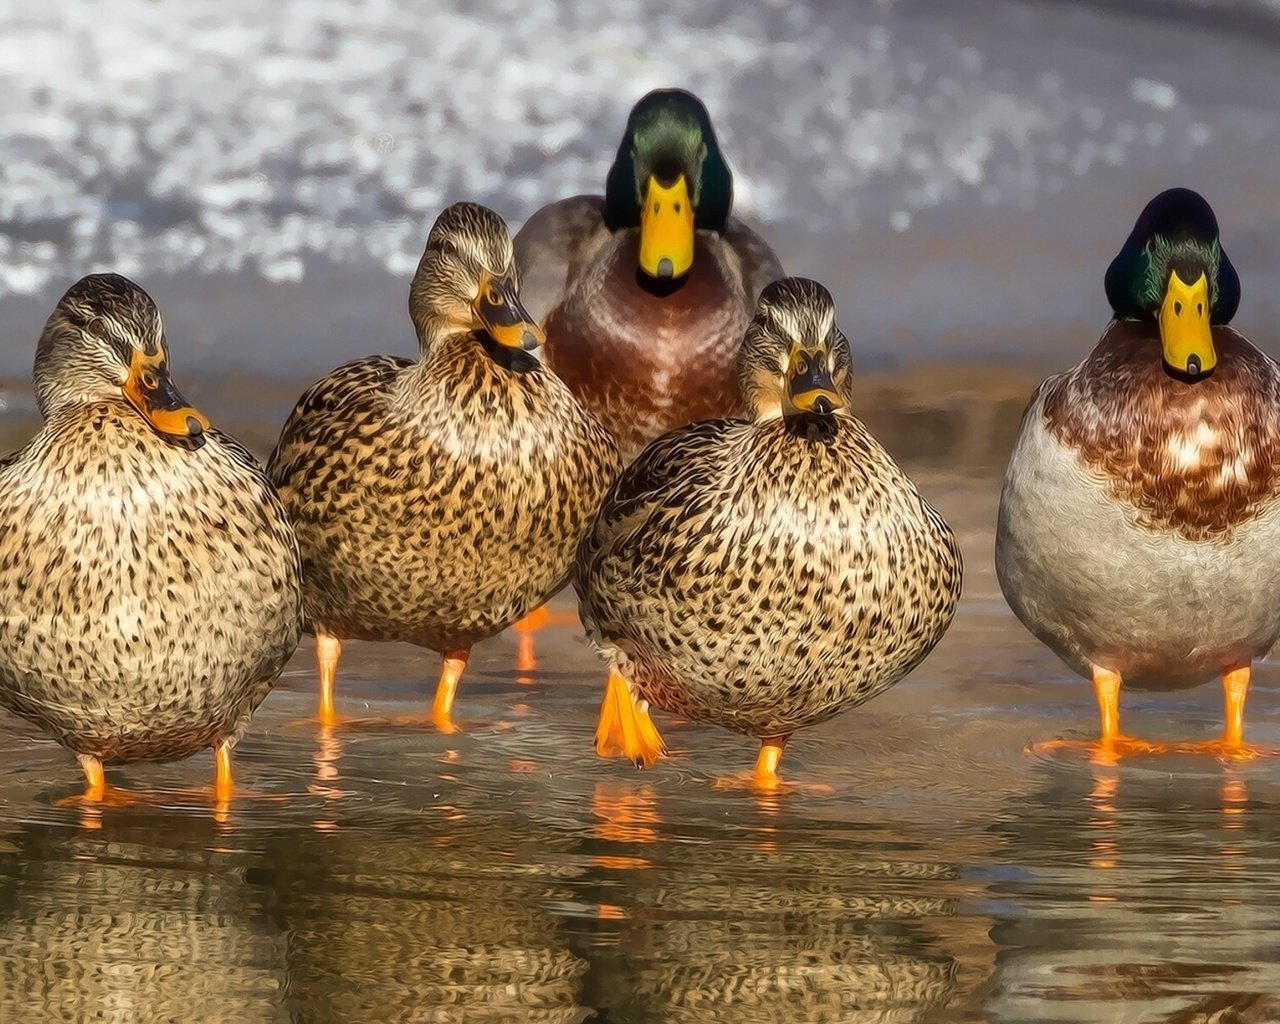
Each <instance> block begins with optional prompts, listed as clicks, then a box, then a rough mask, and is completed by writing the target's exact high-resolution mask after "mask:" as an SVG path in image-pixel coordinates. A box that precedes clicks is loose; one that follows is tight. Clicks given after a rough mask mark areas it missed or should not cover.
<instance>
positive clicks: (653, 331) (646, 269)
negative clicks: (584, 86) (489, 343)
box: [515, 89, 782, 455]
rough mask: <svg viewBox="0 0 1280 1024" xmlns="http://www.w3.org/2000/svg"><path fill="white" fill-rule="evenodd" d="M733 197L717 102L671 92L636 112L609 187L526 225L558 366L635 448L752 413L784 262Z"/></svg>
mask: <svg viewBox="0 0 1280 1024" xmlns="http://www.w3.org/2000/svg"><path fill="white" fill-rule="evenodd" d="M732 205H733V177H732V175H731V174H730V172H729V165H728V164H727V163H726V162H725V159H724V155H723V154H722V153H721V151H720V143H719V142H718V141H717V140H716V134H715V130H714V129H713V128H712V127H711V118H710V116H709V115H708V114H707V108H706V107H704V106H703V105H702V102H701V101H700V100H699V99H698V98H697V97H696V96H693V95H692V94H691V93H687V92H684V91H683V90H681V89H660V90H658V91H656V92H651V93H649V94H648V95H647V96H645V97H644V98H643V99H641V100H640V102H639V103H637V104H636V105H635V107H634V109H632V111H631V116H630V117H629V118H628V119H627V129H626V132H625V134H624V135H623V138H622V144H621V146H619V148H618V155H617V157H616V159H615V160H614V162H613V166H612V167H611V168H610V170H609V176H608V178H607V179H606V181H605V194H604V196H603V197H600V196H575V197H573V198H572V199H564V200H561V201H560V202H557V203H552V204H551V205H550V206H545V207H543V208H542V209H541V210H539V211H538V212H537V213H535V214H534V215H533V216H532V217H531V218H529V221H528V223H527V224H525V226H524V227H523V228H522V229H521V230H520V232H519V234H517V235H516V240H515V246H516V263H517V265H518V266H519V267H520V273H521V279H522V280H523V281H524V289H523V292H522V294H523V295H524V296H525V299H526V301H527V302H528V303H529V308H530V309H531V310H532V311H533V313H534V315H535V316H536V317H538V319H539V322H544V326H545V327H546V331H547V338H548V343H547V352H548V358H549V360H550V363H551V366H552V367H553V368H554V369H555V371H556V373H558V374H559V375H560V376H561V377H562V378H563V379H564V381H565V383H566V384H568V385H569V387H570V388H571V389H572V391H573V393H574V394H575V395H577V396H578V398H579V400H580V401H581V402H582V403H583V404H584V405H585V406H586V407H587V408H588V409H590V410H591V411H592V412H594V413H596V414H597V415H598V416H599V417H600V418H601V420H603V421H604V424H605V426H607V427H608V428H609V430H610V431H612V433H613V434H614V436H615V437H616V438H617V439H618V444H619V446H620V447H621V448H622V450H623V452H624V453H625V454H627V455H634V454H635V453H636V452H637V451H638V450H639V449H640V448H641V447H642V446H643V445H644V443H645V442H647V441H649V440H651V439H652V438H654V437H656V436H657V435H659V434H661V433H662V432H663V431H666V430H670V429H672V428H674V427H679V426H683V425H684V424H686V423H689V422H692V421H693V420H699V419H707V418H710V417H713V416H727V415H731V414H733V413H736V412H738V411H739V409H740V404H739V397H738V390H737V383H736V380H735V377H734V360H735V358H736V356H737V352H738V344H739V342H740V341H741V340H742V332H743V331H744V330H746V326H747V322H748V321H749V320H750V319H751V312H752V310H753V309H754V308H755V301H756V296H758V295H759V294H760V290H761V289H762V288H763V287H764V286H765V285H766V284H768V283H769V282H770V281H773V280H776V279H777V278H779V277H781V276H782V267H781V266H780V265H779V263H778V259H777V257H776V256H774V254H773V252H772V251H771V250H770V249H769V247H768V246H767V245H766V244H765V243H764V242H763V241H762V240H761V239H760V237H759V236H758V235H757V234H755V232H753V231H752V230H751V229H750V228H748V227H746V226H745V225H744V224H742V223H741V222H740V221H738V220H737V219H736V218H735V217H733V216H731V215H730V210H731V209H732Z"/></svg>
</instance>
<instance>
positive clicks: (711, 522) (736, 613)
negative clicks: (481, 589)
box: [575, 279, 962, 737]
mask: <svg viewBox="0 0 1280 1024" xmlns="http://www.w3.org/2000/svg"><path fill="white" fill-rule="evenodd" d="M771 301H773V302H775V303H777V306H775V308H774V309H769V308H768V306H769V304H770V302H771ZM830 301H831V300H830V296H829V295H828V294H827V293H826V291H825V289H821V288H820V286H817V285H813V284H812V283H811V282H803V281H795V280H791V279H789V280H787V281H782V282H778V283H777V284H774V285H771V286H770V288H769V289H767V290H766V292H765V294H764V295H762V297H761V304H760V311H759V312H758V313H757V315H756V317H755V319H754V321H753V323H752V328H751V331H749V332H748V334H747V339H746V341H745V342H744V344H743V351H742V355H741V357H740V358H741V364H740V377H741V379H742V380H743V381H744V383H746V382H748V381H753V380H757V379H758V377H759V374H760V371H761V368H763V367H769V366H772V367H774V368H775V369H774V371H773V389H774V391H775V392H777V391H780V390H781V387H782V370H781V367H782V366H784V365H785V364H786V352H787V350H788V347H789V344H788V343H789V342H790V341H794V342H796V343H805V344H808V343H822V344H823V345H824V346H825V347H826V348H827V349H828V350H834V351H833V355H832V362H833V364H834V365H835V367H836V372H835V383H836V386H837V387H838V388H839V389H840V390H841V391H842V392H844V393H845V396H846V398H847V397H848V396H847V389H848V385H849V374H848V355H847V351H846V352H844V353H843V354H842V353H840V348H841V347H842V346H846V344H847V343H846V342H845V341H844V336H843V335H841V334H839V332H838V330H836V329H835V327H834V324H833V320H832V317H831V316H830V315H829V313H828V312H827V310H826V309H825V308H818V307H826V306H829V305H830ZM779 307H780V308H779ZM783 325H786V326H785V327H784V326H783ZM817 328H821V329H822V330H823V335H822V336H820V337H818V338H816V339H815V338H813V337H811V334H812V333H813V331H814V330H815V329H817ZM793 332H794V333H793ZM751 404H752V408H753V412H754V416H753V418H752V419H718V420H710V421H706V422H702V423H697V424H694V425H692V426H689V427H685V428H683V429H680V430H677V431H673V432H671V433H669V434H666V435H664V436H662V437H660V438H658V439H657V440H655V441H653V442H652V443H651V444H649V445H648V446H647V447H646V448H645V450H644V452H643V453H641V455H640V456H639V457H638V458H637V459H636V460H635V461H634V462H632V463H631V465H630V466H629V467H628V468H627V469H626V470H624V471H623V473H622V475H621V476H620V477H619V479H618V481H617V483H616V484H615V485H614V486H613V488H612V489H611V490H610V492H609V494H608V496H607V497H606V499H605V501H604V505H603V507H602V509H601V512H600V514H599V515H598V516H597V518H596V521H595V524H594V526H593V527H592V530H591V532H590V533H589V534H588V535H587V536H586V538H584V540H583V542H582V545H581V546H580V548H579V550H578V557H577V564H576V577H575V584H576V586H577V589H578V594H579V602H580V603H579V608H580V614H581V616H582V620H583V622H584V624H585V626H586V628H587V633H588V636H589V637H590V638H591V639H592V641H593V642H594V643H595V644H596V645H597V647H598V648H599V649H600V650H601V651H602V653H603V654H604V656H605V657H606V658H607V659H608V660H610V661H611V663H613V664H614V665H615V666H616V667H617V668H618V669H619V670H620V671H621V673H622V675H623V676H624V677H625V678H626V679H628V680H629V681H630V682H631V683H632V684H633V685H634V686H635V687H636V688H637V690H638V691H639V694H640V696H642V697H643V698H644V699H646V700H649V701H651V702H652V703H653V704H655V705H656V706H658V707H660V708H663V709H666V710H668V711H672V712H674V713H677V714H681V715H684V716H686V717H690V718H694V719H697V720H700V721H710V722H715V723H718V724H720V725H722V726H725V727H727V728H730V729H735V730H737V731H740V732H744V733H750V734H753V735H756V736H761V737H768V736H779V735H786V734H788V733H790V732H791V731H792V730H794V729H797V728H800V727H802V726H806V725H812V724H814V723H816V722H820V721H822V720H824V719H826V718H829V717H831V716H832V715H834V714H836V713H837V712H839V711H841V710H843V709H845V708H849V707H853V706H855V705H857V704H861V703H862V702H863V701H866V700H869V699H870V698H872V697H874V696H875V695H876V694H878V693H881V692H883V691H884V690H885V689H887V688H888V687H890V686H892V685H893V684H894V683H896V682H897V681H898V680H899V679H901V678H902V677H903V676H904V675H906V673H908V672H909V671H910V670H911V669H912V668H913V667H914V666H915V665H917V664H918V663H919V662H920V661H921V660H922V659H923V658H924V657H925V656H926V655H927V654H928V653H929V651H930V650H932V648H933V647H934V645H935V644H936V643H937V642H938V640H939V639H941V637H942V635H943V633H944V632H945V631H946V629H947V627H948V626H949V625H950V622H951V619H952V616H953V615H954V613H955V608H956V604H957V601H958V599H959V595H960V587H961V576H962V566H961V558H960V550H959V547H958V545H957V544H956V540H955V537H954V535H953V534H952V532H951V530H950V528H949V527H948V526H947V524H946V523H945V522H944V521H943V519H942V518H941V516H939V515H938V514H937V512H935V511H934V510H933V509H932V508H931V507H930V506H929V505H928V503H927V502H925V501H924V499H923V498H921V497H920V495H919V493H918V492H917V491H916V488H915V486H914V485H913V484H912V483H911V481H910V480H909V479H908V478H907V477H906V475H905V474H904V473H903V472H902V471H901V469H899V468H898V466H897V464H896V463H895V462H894V461H893V459H892V458H891V457H890V455H889V454H888V452H886V451H885V449H884V448H883V447H882V446H881V445H880V444H879V443H878V442H877V441H876V440H875V438H873V437H872V436H871V434H870V433H869V432H868V431H867V430H866V428H865V427H864V426H863V425H862V424H861V422H859V421H858V420H857V419H856V418H854V417H853V416H849V415H845V414H838V415H834V416H807V415H806V416H794V417H788V418H784V417H782V416H781V415H779V414H778V412H777V410H778V408H779V401H778V398H777V395H776V394H775V395H774V396H773V397H772V399H769V397H768V396H765V395H762V394H760V393H759V392H758V391H757V393H756V395H755V398H754V400H753V401H752V403H751Z"/></svg>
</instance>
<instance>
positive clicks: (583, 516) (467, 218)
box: [269, 203, 620, 729]
mask: <svg viewBox="0 0 1280 1024" xmlns="http://www.w3.org/2000/svg"><path fill="white" fill-rule="evenodd" d="M516 287H517V277H516V270H515V265H514V263H513V261H512V253H511V237H510V236H509V235H508V234H507V227H506V224H504V223H503V221H502V219H501V218H500V217H499V216H498V215H497V214H495V213H493V212H492V211H491V210H487V209H485V208H484V207H483V206H477V205H475V204H474V203H458V204H456V205H454V206H451V207H449V208H448V209H447V210H445V211H444V212H443V213H442V214H441V215H440V217H439V219H438V220H437V221H436V222H435V225H434V226H433V227H432V229H431V234H430V236H429V237H428V238H427V247H426V251H425V252H424V253H423V255H422V260H421V262H420V263H419V264H418V270H417V273H416V274H415V275H414V278H413V285H412V287H411V288H410V291H409V315H410V317H411V318H412V320H413V324H414V327H415V328H416V329H417V333H418V342H419V347H420V350H421V354H420V357H419V358H418V359H417V360H416V361H412V360H408V359H399V358H397V357H395V356H370V357H368V358H366V359H357V360H356V361H355V362H351V363H347V364H346V365H345V366H340V367H338V369H336V370H334V371H333V372H332V373H331V374H329V375H328V376H327V377H325V378H323V379H322V380H320V381H319V382H318V383H316V384H313V385H312V386H311V387H310V388H309V389H308V390H307V392H306V393H305V394H304V395H303V396H302V398H301V399H300V400H299V402H298V404H297V406H296V407H295V408H294V410H293V413H292V415H290V417H289V420H288V422H287V423H286V424H285V426H284V432H283V433H282V434H281V436H280V443H279V444H278V445H277V446H276V450H275V452H274V453H273V454H272V456H271V461H270V464H269V472H270V474H271V478H272V479H273V480H274V481H275V483H276V485H277V486H278V487H279V488H280V493H281V496H282V497H283V498H284V501H285V504H286V506H287V507H288V509H289V512H290V515H291V516H292V518H293V521H294V524H295V526H296V529H297V532H298V540H299V543H300V544H301V546H302V554H303V564H304V574H303V575H304V603H305V607H306V619H307V623H308V627H309V628H310V629H311V630H313V631H314V632H315V634H316V639H317V656H318V659H319V663H320V685H321V706H320V717H321V720H322V721H330V722H332V721H333V720H334V712H333V681H334V675H335V673H336V671H337V663H338V656H339V654H340V653H341V650H342V647H341V642H342V640H344V639H348V638H355V639H361V640H403V641H407V642H409V643H413V644H418V645H419V646H422V647H429V648H431V649H432V650H436V651H440V652H441V653H442V654H443V656H444V663H443V666H442V669H441V673H440V682H439V685H438V687H437V689H436V698H435V705H434V708H433V713H432V718H433V720H434V721H435V723H436V724H437V725H438V726H439V727H441V728H443V729H450V728H452V718H451V709H452V706H453V696H454V692H455V690H456V688H457V683H458V678H459V676H460V675H461V674H462V670H463V668H464V667H465V666H466V663H467V657H468V655H469V653H470V650H471V646H472V645H473V644H474V643H476V642H477V641H479V640H483V639H485V638H486V637H490V636H493V635H494V634H496V633H499V632H501V631H502V630H504V629H506V628H507V627H508V626H510V625H511V624H512V623H513V622H515V621H516V620H517V619H519V618H521V617H522V616H524V615H526V614H527V613H528V612H530V611H532V610H533V609H535V608H537V607H538V606H539V605H541V604H542V602H543V601H545V600H546V599H547V598H549V597H550V596H551V595H552V594H554V593H555V592H556V591H557V590H559V589H560V588H561V587H562V586H564V584H565V583H566V582H568V577H569V571H570V568H571V565H572V562H573V551H574V547H575V546H576V545H577V543H578V540H579V539H580V538H581V536H582V534H583V532H584V531H585V530H586V528H587V525H588V524H589V523H590V521H591V516H592V515H593V514H594V513H595V510H596V508H597V507H598V506H599V504H600V499H601V497H602V496H603V495H604V492H605V488H607V487H608V485H609V483H610V482H611V481H612V480H613V478H614V476H615V475H616V474H617V471H618V468H619V465H620V463H619V459H618V452H617V447H616V445H615V444H614V442H613V439H612V438H611V437H610V436H609V434H608V432H607V431H606V430H605V429H604V427H602V426H601V425H600V423H599V422H598V421H597V420H596V419H595V417H594V416H592V415H591V414H590V413H588V412H586V411H585V410H584V409H583V408H582V407H581V406H580V405H579V404H578V403H577V401H576V400H575V399H574V397H573V395H572V394H571V393H570V392H569V389H568V388H566V387H565V386H564V384H563V382H561V380H560V379H559V378H558V377H557V376H556V375H555V374H554V373H552V372H551V371H550V370H548V369H547V368H546V367H545V366H544V365H543V364H542V362H541V360H540V359H539V358H538V354H537V350H538V348H539V346H540V345H541V344H542V340H543V336H542V331H541V330H540V329H539V328H538V327H537V326H536V325H535V324H534V323H533V322H532V321H531V319H530V317H529V314H528V313H526V312H525V310H524V307H523V306H522V305H521V304H520V299H519V297H518V295H517V291H516Z"/></svg>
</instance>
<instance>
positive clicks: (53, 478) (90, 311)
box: [0, 275, 301, 763]
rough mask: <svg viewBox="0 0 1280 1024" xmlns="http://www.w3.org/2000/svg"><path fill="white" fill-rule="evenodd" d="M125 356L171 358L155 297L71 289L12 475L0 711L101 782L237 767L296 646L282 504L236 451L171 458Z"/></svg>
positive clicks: (49, 334)
mask: <svg viewBox="0 0 1280 1024" xmlns="http://www.w3.org/2000/svg"><path fill="white" fill-rule="evenodd" d="M97 331H101V332H102V334H101V335H100V336H95V334H94V332H97ZM131 348H137V349H139V350H141V351H145V352H148V353H152V354H158V355H159V356H163V355H164V352H165V346H164V341H163V327H162V325H161V323H160V317H159V313H158V312H157V311H156V309H155V306H154V304H153V303H152V302H151V299H150V297H149V296H147V295H146V293H145V292H143V291H142V289H140V288H138V287H137V286H136V285H134V284H133V283H132V282H129V281H127V280H126V279H124V278H120V277H117V276H115V275H96V276H94V277H90V278H86V279H85V280H84V281H82V282H80V283H79V284H77V285H76V286H75V287H74V288H72V290H71V291H70V292H68V293H67V295H66V296H64V298H63V299H62V301H61V302H60V303H59V305H58V308H57V309H56V310H55V311H54V314H53V315H52V316H51V317H50V319H49V323H48V325H46V328H45V333H44V336H43V337H42V340H41V346H40V354H39V356H38V358H37V363H36V392H37V395H38V397H39V398H40V403H41V407H42V411H43V412H44V413H45V416H46V420H45V424H44V426H43V428H42V429H41V430H40V432H39V433H38V434H37V435H36V436H35V437H34V438H33V439H32V440H31V442H30V443H29V444H28V445H27V446H26V447H24V448H23V449H21V450H20V451H18V452H17V453H15V454H13V455H12V456H10V457H9V458H7V459H6V460H5V462H4V464H3V467H0V592H3V593H4V594H5V614H4V616H3V617H0V704H3V705H4V706H5V707H6V708H8V709H9V710H10V711H13V712H14V713H16V714H19V715H21V716H23V717H24V718H28V719H30V720H32V721H34V722H36V723H38V724H39V725H41V726H42V727H44V728H45V729H46V730H47V731H49V732H50V733H51V734H52V735H53V736H54V737H55V738H57V739H58V740H59V741H60V742H62V743H63V744H64V745H66V746H67V747H69V748H71V749H72V750H73V751H75V752H76V753H78V754H81V755H86V756H88V757H92V758H97V759H98V760H99V761H102V762H107V763H112V762H125V761H134V760H168V759H176V758H182V757H187V756H189V755H191V754H193V753H195V752H196V751H198V750H201V749H204V748H208V747H212V746H217V745H219V744H223V743H226V744H227V745H228V748H229V746H230V745H233V744H234V742H235V741H236V740H237V739H238V738H239V737H240V736H241V734H242V733H243V732H244V730H245V728H246V727H247V725H248V722H249V716H250V715H251V713H252V712H253V710H254V709H255V708H256V707H257V706H258V704H259V703H261V701H262V700H263V698H264V697H265V696H266V695H267V692H268V691H269V690H270V688H271V686H272V684H273V683H274V681H275V680H276V678H277V676H278V675H279V673H280V671H281V669H282V668H283V667H284V664H285V662H286V661H287V660H288V659H289V657H290V655H291V654H292V653H293V651H294V649H295V648H296V647H297V644H298V638H299V635H300V618H299V615H300V610H301V590H300V563H299V557H298V550H297V545H296V543H295V541H294V537H293V531H292V530H291V528H290V527H289V524H288V521H287V518H286V515H285V511H284V508H283V506H282V505H281V503H280V501H279V499H278V497H277V496H276V493H275V491H274V489H273V488H272V487H271V485H270V483H269V482H268V480H267V478H266V476H265V474H264V473H263V471H262V470H261V468H260V467H259V466H258V465H257V464H256V462H255V461H254V459H253V457H252V456H251V455H250V454H249V453H248V452H247V451H246V450H245V449H244V448H242V447H241V446H240V445H239V444H237V443H236V442H235V441H233V440H232V439H231V438H229V437H227V436H226V435H225V434H222V433H221V432H219V431H217V430H213V429H208V430H204V431H203V432H202V433H201V434H200V435H199V436H198V437H196V438H188V439H186V442H185V443H177V442H176V441H175V439H171V438H166V437H162V436H161V435H160V434H159V433H158V432H157V430H156V429H155V428H154V427H153V426H152V424H151V423H149V422H148V421H147V420H146V419H145V418H144V417H143V415H141V414H140V413H139V412H138V411H137V410H136V409H135V408H134V407H133V406H132V405H131V404H129V403H128V402H127V401H126V400H125V399H124V398H123V397H121V385H120V384H119V383H116V380H117V378H118V379H119V380H123V378H124V376H125V373H126V369H125V368H126V365H127V359H126V356H125V353H126V352H128V351H129V350H130V349H131Z"/></svg>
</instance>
